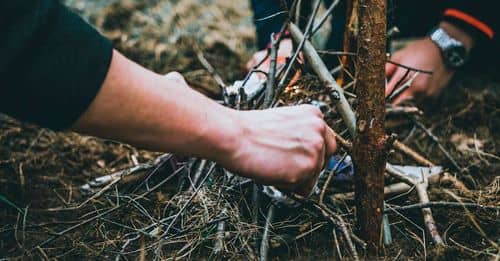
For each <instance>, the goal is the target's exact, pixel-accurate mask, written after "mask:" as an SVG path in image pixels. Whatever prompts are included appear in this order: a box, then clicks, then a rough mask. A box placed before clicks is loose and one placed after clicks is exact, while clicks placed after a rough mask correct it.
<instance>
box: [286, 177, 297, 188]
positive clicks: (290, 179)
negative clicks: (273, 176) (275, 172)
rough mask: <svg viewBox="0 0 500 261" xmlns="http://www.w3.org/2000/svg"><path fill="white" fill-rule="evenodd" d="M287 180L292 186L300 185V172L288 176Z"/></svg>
mask: <svg viewBox="0 0 500 261" xmlns="http://www.w3.org/2000/svg"><path fill="white" fill-rule="evenodd" d="M287 182H288V184H290V185H291V186H292V187H295V186H297V185H299V183H300V177H299V175H298V174H292V175H289V176H288V179H287Z"/></svg>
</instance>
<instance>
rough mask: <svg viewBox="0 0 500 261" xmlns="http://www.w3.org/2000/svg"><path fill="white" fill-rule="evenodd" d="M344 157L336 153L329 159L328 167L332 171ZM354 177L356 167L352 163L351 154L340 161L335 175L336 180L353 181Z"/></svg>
mask: <svg viewBox="0 0 500 261" xmlns="http://www.w3.org/2000/svg"><path fill="white" fill-rule="evenodd" d="M341 159H342V157H340V156H338V155H334V156H332V157H331V158H330V160H329V161H328V166H327V167H326V169H327V170H328V171H329V172H330V171H332V170H333V169H334V168H335V166H337V164H338V163H339V162H340V160H341ZM353 178H354V168H353V165H352V160H351V157H350V156H347V157H345V159H344V160H343V161H342V162H340V165H339V166H338V168H337V170H336V171H335V175H334V176H333V180H334V181H351V180H352V179H353Z"/></svg>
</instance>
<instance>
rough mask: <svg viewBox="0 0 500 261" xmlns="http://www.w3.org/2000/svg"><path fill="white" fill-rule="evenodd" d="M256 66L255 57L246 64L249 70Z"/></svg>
mask: <svg viewBox="0 0 500 261" xmlns="http://www.w3.org/2000/svg"><path fill="white" fill-rule="evenodd" d="M254 66H255V58H254V57H252V58H251V59H250V60H249V61H248V62H247V64H246V66H245V67H246V68H247V71H250V70H252V68H253V67H254Z"/></svg>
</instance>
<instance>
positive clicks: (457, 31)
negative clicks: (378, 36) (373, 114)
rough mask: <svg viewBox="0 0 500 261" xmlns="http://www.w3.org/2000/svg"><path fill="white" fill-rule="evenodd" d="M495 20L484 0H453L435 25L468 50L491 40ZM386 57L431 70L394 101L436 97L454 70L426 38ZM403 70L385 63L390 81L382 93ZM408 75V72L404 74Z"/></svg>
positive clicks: (388, 92)
mask: <svg viewBox="0 0 500 261" xmlns="http://www.w3.org/2000/svg"><path fill="white" fill-rule="evenodd" d="M478 2H479V3H478ZM480 3H482V4H480ZM488 7H489V8H488ZM498 20H499V19H494V16H493V12H492V8H491V6H490V5H488V4H486V3H485V1H468V0H456V1H449V3H448V8H447V9H445V11H444V13H443V18H442V21H441V23H440V24H439V27H441V28H442V29H443V30H445V31H446V32H447V34H448V35H450V36H451V37H453V38H455V39H457V40H459V41H460V42H462V43H463V44H464V46H465V48H466V49H467V51H468V52H469V53H470V52H471V50H472V49H473V48H474V47H475V46H477V45H482V46H485V45H487V44H489V43H488V42H490V43H491V41H492V39H493V38H494V37H495V30H496V28H498ZM390 59H391V60H392V61H394V62H397V63H401V64H404V65H407V66H410V67H414V68H418V69H423V70H429V71H432V72H433V74H432V75H425V74H421V75H419V76H418V77H416V78H415V80H414V81H413V83H412V85H411V86H410V88H408V89H407V90H406V91H405V92H403V93H402V94H401V95H400V96H399V97H398V98H397V99H396V100H395V101H394V103H399V102H401V101H403V100H405V99H409V98H411V97H436V96H437V95H439V94H440V93H441V91H442V90H443V89H444V88H445V87H446V86H447V85H448V83H449V82H450V80H451V79H452V77H453V76H454V74H455V70H454V69H452V68H448V67H447V66H446V65H445V63H444V61H443V57H442V55H441V52H440V50H439V48H438V47H437V45H436V44H435V43H433V42H432V40H431V39H430V38H429V37H425V38H423V39H421V40H417V41H415V42H413V43H411V44H409V45H408V46H407V47H405V48H403V49H401V50H399V51H397V52H395V53H394V54H393V55H392V57H391V58H390ZM405 72H406V70H405V69H403V68H400V67H397V66H396V65H394V64H390V63H388V64H387V66H386V75H387V77H389V78H390V80H389V82H388V84H387V87H386V95H390V93H392V92H393V90H394V89H395V88H397V86H396V84H397V83H398V81H399V80H400V79H401V78H402V77H403V76H404V75H405ZM410 77H411V75H409V76H408V78H410Z"/></svg>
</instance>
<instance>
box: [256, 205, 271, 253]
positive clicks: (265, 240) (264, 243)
mask: <svg viewBox="0 0 500 261" xmlns="http://www.w3.org/2000/svg"><path fill="white" fill-rule="evenodd" d="M274 208H275V206H274V204H273V203H271V205H270V206H269V208H268V210H267V217H266V224H265V225H264V232H263V234H262V240H261V242H260V258H259V260H260V261H266V260H267V254H268V253H267V252H268V251H269V230H270V229H271V223H272V222H273V219H274Z"/></svg>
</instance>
